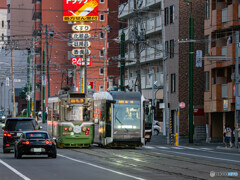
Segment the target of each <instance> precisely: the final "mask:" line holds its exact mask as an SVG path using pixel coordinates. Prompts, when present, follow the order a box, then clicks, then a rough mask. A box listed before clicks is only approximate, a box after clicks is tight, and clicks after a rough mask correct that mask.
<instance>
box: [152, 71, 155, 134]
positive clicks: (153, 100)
mask: <svg viewBox="0 0 240 180" xmlns="http://www.w3.org/2000/svg"><path fill="white" fill-rule="evenodd" d="M153 75H154V69H152V135H154V114H155V93H154V79H153Z"/></svg>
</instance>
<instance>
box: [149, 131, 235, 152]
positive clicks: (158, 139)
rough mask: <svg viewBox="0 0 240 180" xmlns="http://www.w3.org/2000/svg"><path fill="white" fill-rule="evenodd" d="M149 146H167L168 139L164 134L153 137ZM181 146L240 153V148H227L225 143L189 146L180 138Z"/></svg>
mask: <svg viewBox="0 0 240 180" xmlns="http://www.w3.org/2000/svg"><path fill="white" fill-rule="evenodd" d="M146 145H147V146H157V145H167V138H166V137H165V136H163V135H162V134H159V135H158V136H152V138H151V141H150V142H147V144H146ZM179 145H180V146H189V147H194V146H195V147H196V146H198V147H199V146H201V147H208V148H212V149H216V150H221V151H226V152H240V148H238V149H236V148H235V147H234V146H233V147H232V148H230V147H228V148H225V145H224V143H206V142H202V143H199V142H198V143H193V144H189V142H188V138H183V137H180V138H179Z"/></svg>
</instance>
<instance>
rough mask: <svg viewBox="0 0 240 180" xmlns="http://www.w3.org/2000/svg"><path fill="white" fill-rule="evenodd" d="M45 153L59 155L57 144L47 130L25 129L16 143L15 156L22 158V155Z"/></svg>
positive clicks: (54, 156)
mask: <svg viewBox="0 0 240 180" xmlns="http://www.w3.org/2000/svg"><path fill="white" fill-rule="evenodd" d="M43 154H44V155H45V154H46V155H48V157H52V158H56V157H57V150H56V144H55V142H54V141H53V140H52V139H50V138H49V135H48V133H47V132H46V131H25V132H23V133H22V135H21V136H20V139H19V140H18V141H16V143H15V151H14V156H15V158H17V159H20V158H22V155H43Z"/></svg>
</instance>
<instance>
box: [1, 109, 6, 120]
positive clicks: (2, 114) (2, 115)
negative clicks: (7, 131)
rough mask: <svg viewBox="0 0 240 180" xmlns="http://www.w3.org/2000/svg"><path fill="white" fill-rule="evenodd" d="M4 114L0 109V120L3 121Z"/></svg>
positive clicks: (4, 118)
mask: <svg viewBox="0 0 240 180" xmlns="http://www.w3.org/2000/svg"><path fill="white" fill-rule="evenodd" d="M5 120H6V116H5V115H4V111H2V110H0V122H2V123H5Z"/></svg>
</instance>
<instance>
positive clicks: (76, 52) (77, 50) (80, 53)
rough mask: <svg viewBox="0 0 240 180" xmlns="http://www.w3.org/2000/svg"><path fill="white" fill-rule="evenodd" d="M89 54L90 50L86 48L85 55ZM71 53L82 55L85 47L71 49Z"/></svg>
mask: <svg viewBox="0 0 240 180" xmlns="http://www.w3.org/2000/svg"><path fill="white" fill-rule="evenodd" d="M90 54H91V51H90V50H89V49H87V52H86V55H90ZM72 55H74V56H83V55H85V49H73V50H72Z"/></svg>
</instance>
